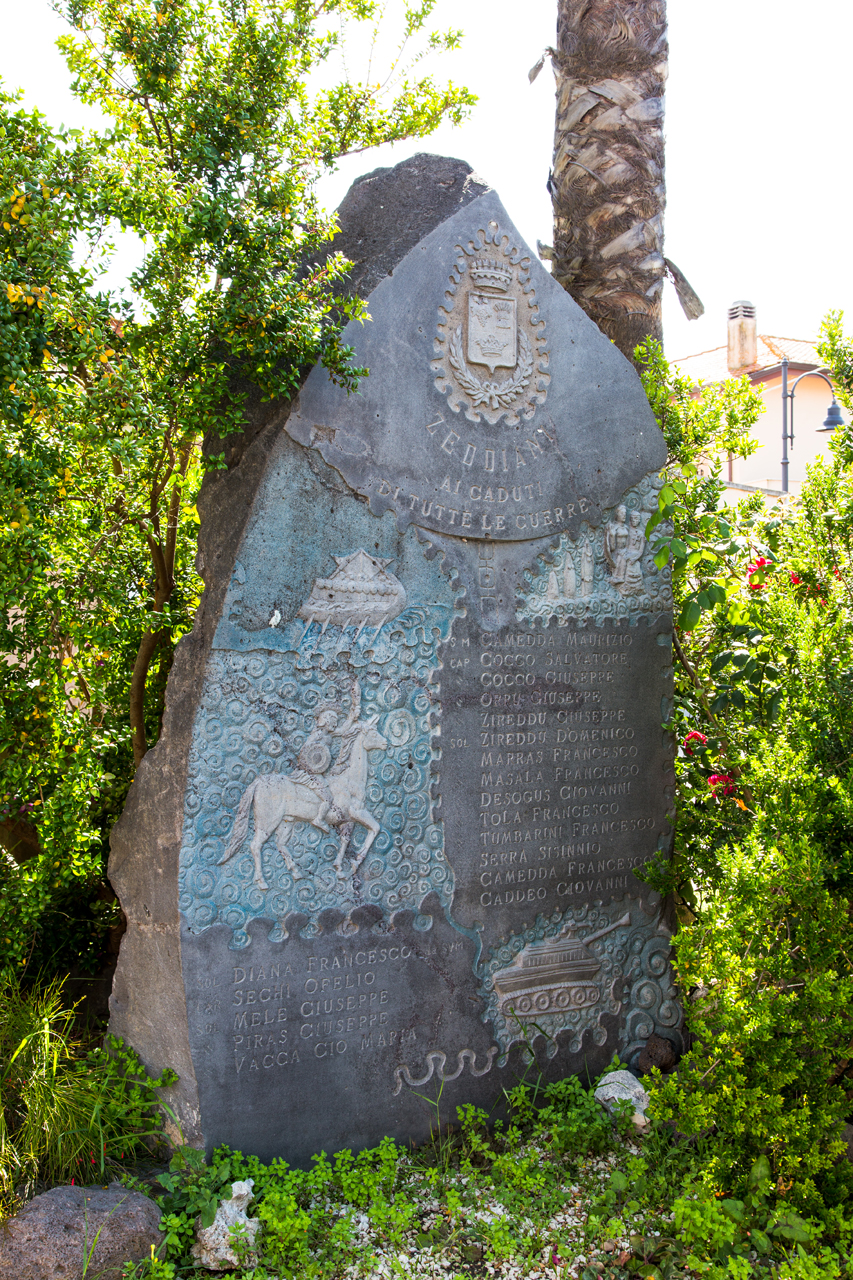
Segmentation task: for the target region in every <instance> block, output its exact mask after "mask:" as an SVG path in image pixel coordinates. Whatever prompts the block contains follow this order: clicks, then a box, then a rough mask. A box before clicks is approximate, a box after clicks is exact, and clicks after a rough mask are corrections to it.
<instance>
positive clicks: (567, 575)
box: [563, 551, 578, 600]
mask: <svg viewBox="0 0 853 1280" xmlns="http://www.w3.org/2000/svg"><path fill="white" fill-rule="evenodd" d="M577 590H578V587H577V575H576V573H575V561H574V557H573V556H572V553H571V552H570V551H566V563H565V565H564V567H563V595H564V596H565V597H566V599H567V600H574V598H575V596H576V595H577Z"/></svg>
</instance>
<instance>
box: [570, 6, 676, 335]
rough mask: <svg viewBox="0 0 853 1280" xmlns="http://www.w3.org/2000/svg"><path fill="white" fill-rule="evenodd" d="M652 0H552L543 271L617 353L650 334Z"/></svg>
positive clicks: (659, 71)
mask: <svg viewBox="0 0 853 1280" xmlns="http://www.w3.org/2000/svg"><path fill="white" fill-rule="evenodd" d="M667 54H668V47H667V29H666V4H665V3H664V0H558V16H557V48H556V49H555V50H554V56H553V62H554V70H555V74H556V77H557V111H556V124H555V133H554V166H553V173H552V177H551V194H552V199H553V203H554V260H553V273H554V276H555V278H556V279H557V280H559V282H560V284H561V285H562V286H563V287H564V288H565V289H566V290H567V291H568V292H569V293H570V294H571V296H572V297H573V298H574V300H575V301H576V302H577V303H578V304H579V305H580V306H581V307H583V309H584V311H585V312H586V313H587V315H588V316H590V318H591V319H593V320H594V321H595V323H596V324H597V325H598V326H599V328H600V329H601V330H602V331H603V332H604V333H606V334H607V336H608V337H609V338H612V340H613V341H614V342H615V343H616V346H617V347H619V349H620V350H621V351H622V352H623V353H624V354H625V355H626V356H627V357H628V358H629V359H632V358H633V354H634V348H635V346H636V345H637V343H638V342H640V341H642V339H643V338H645V337H653V338H657V339H658V340H659V341H660V339H661V337H662V332H663V329H662V323H661V293H662V290H663V278H664V273H665V271H666V264H665V262H664V257H663V214H664V204H665V199H666V193H665V185H664V143H663V109H664V86H665V83H666V72H667Z"/></svg>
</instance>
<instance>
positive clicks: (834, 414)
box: [782, 356, 844, 493]
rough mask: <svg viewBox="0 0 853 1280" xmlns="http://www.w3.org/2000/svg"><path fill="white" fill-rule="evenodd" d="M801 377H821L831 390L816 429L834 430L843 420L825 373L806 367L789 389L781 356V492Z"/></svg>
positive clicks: (784, 489)
mask: <svg viewBox="0 0 853 1280" xmlns="http://www.w3.org/2000/svg"><path fill="white" fill-rule="evenodd" d="M803 378H823V380H824V382H825V383H827V384H828V386H829V389H830V391H831V392H832V404H831V405H830V406H829V408H828V409H827V412H826V417H825V418H824V421H823V426H822V427H818V431H834V430H835V428H836V427H843V426H844V422H843V421H842V418H841V410H840V409H839V407H838V401H837V400H836V398H835V388H834V387H833V385H832V381H831V379H830V378H828V377H827V375H826V374H825V373H821V372H820V370H819V369H807V370H806V372H805V373H801V374H800V376H799V378H795V379H794V381H793V383H792V384H791V390H790V391H789V390H788V357H787V356H783V358H782V492H783V493H787V492H788V441H789V440H790V442H791V445H792V446H793V443H794V392H795V391H796V389H797V384H798V383H800V382H802V380H803ZM789 400H790V402H791V429H790V431H789V430H788V401H789Z"/></svg>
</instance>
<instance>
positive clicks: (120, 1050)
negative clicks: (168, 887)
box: [0, 980, 177, 1214]
mask: <svg viewBox="0 0 853 1280" xmlns="http://www.w3.org/2000/svg"><path fill="white" fill-rule="evenodd" d="M73 1019H74V1011H73V1009H68V1008H67V1007H66V1006H65V1005H64V1004H63V1001H62V988H61V984H59V983H53V984H51V985H50V986H48V987H47V988H46V989H42V990H35V991H23V990H22V989H21V988H20V987H18V986H17V985H15V984H14V983H13V982H11V981H9V980H6V981H0V1073H2V1075H0V1079H2V1085H0V1099H2V1106H0V1213H2V1214H5V1213H8V1212H10V1211H11V1210H12V1209H13V1208H14V1207H15V1206H16V1205H17V1204H18V1203H19V1201H20V1200H21V1199H24V1198H26V1196H27V1195H29V1194H31V1193H32V1191H33V1189H34V1187H35V1185H36V1183H37V1182H39V1181H44V1182H47V1183H59V1182H68V1181H70V1180H74V1181H75V1182H78V1183H81V1182H93V1181H96V1180H100V1179H101V1178H103V1176H104V1173H105V1170H106V1168H107V1166H108V1165H110V1166H115V1165H116V1164H118V1163H121V1162H129V1161H131V1160H132V1159H133V1158H134V1157H135V1156H136V1155H137V1154H138V1153H139V1152H140V1151H142V1152H145V1153H146V1154H148V1152H149V1147H150V1145H152V1143H153V1142H154V1140H156V1138H157V1135H158V1132H159V1124H158V1122H157V1119H156V1116H155V1115H154V1114H153V1112H152V1109H153V1108H154V1107H155V1105H156V1103H157V1101H158V1098H157V1095H156V1093H155V1092H154V1091H155V1089H157V1088H160V1087H162V1086H165V1085H168V1084H171V1083H174V1081H175V1080H176V1079H177V1077H176V1076H175V1074H174V1072H170V1071H165V1072H163V1074H162V1075H161V1076H160V1077H158V1078H157V1079H152V1078H151V1077H149V1075H148V1073H147V1071H146V1070H145V1068H144V1067H143V1065H142V1063H141V1061H140V1060H139V1058H138V1057H137V1055H136V1054H135V1053H134V1052H133V1051H132V1050H131V1049H129V1048H128V1047H127V1046H126V1045H123V1044H122V1043H121V1041H120V1040H118V1039H117V1038H116V1037H114V1036H110V1037H109V1048H108V1049H96V1050H94V1051H93V1052H90V1053H88V1054H85V1055H84V1056H83V1057H77V1056H75V1051H76V1050H77V1049H78V1048H79V1046H78V1045H77V1044H76V1043H75V1041H74V1039H73V1037H72V1024H73Z"/></svg>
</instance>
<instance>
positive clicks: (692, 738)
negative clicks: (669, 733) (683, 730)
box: [681, 729, 708, 756]
mask: <svg viewBox="0 0 853 1280" xmlns="http://www.w3.org/2000/svg"><path fill="white" fill-rule="evenodd" d="M707 741H708V739H707V738H706V737H705V735H704V733H697V732H696V730H695V729H693V730H692V732H690V733H688V735H687V737H686V738H685V739H684V741H683V743H682V744H681V745H682V746H683V747H684V750H685V752H686V754H687V755H689V756H692V755H693V749H692V748H691V747H688V745H687V744H688V742H698V743H699V746H700V747H704V745H705V743H706V742H707Z"/></svg>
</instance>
